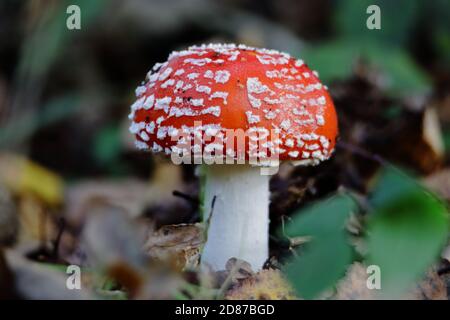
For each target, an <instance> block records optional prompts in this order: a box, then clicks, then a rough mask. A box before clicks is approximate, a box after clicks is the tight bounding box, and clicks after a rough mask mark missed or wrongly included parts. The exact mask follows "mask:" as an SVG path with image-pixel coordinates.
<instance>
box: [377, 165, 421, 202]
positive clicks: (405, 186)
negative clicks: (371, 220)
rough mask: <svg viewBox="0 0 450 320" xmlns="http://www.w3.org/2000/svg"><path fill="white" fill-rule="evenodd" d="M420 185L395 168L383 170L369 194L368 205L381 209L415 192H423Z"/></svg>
mask: <svg viewBox="0 0 450 320" xmlns="http://www.w3.org/2000/svg"><path fill="white" fill-rule="evenodd" d="M423 190H424V189H423V188H422V186H421V185H419V184H418V183H417V181H415V180H414V179H412V178H411V177H410V176H408V175H406V174H405V173H404V172H402V171H400V170H399V169H397V168H395V167H391V168H387V169H385V170H384V171H383V172H382V173H381V174H380V177H379V179H378V181H377V183H376V185H375V186H374V188H373V191H372V192H371V194H370V197H369V198H370V203H371V205H372V206H373V207H375V208H381V207H383V206H386V205H389V204H390V203H395V201H397V200H398V199H401V198H403V197H408V196H409V195H410V194H411V193H414V192H416V191H419V192H421V191H423Z"/></svg>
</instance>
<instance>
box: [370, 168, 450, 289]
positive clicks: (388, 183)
mask: <svg viewBox="0 0 450 320" xmlns="http://www.w3.org/2000/svg"><path fill="white" fill-rule="evenodd" d="M372 201H373V202H374V203H373V205H374V207H375V208H376V209H375V211H374V212H373V213H372V217H371V219H370V221H369V226H368V239H367V242H368V244H367V246H368V252H369V255H368V263H369V264H374V265H378V266H379V267H380V269H381V291H382V292H381V293H382V295H383V296H384V297H387V298H398V297H400V296H401V294H402V293H403V292H404V291H405V290H407V289H408V287H409V286H410V285H412V283H413V282H414V281H415V280H417V279H418V278H419V277H420V276H421V275H422V274H423V273H424V272H425V271H426V269H427V268H428V267H429V266H430V264H432V263H433V262H434V261H435V260H436V259H437V257H438V255H439V252H440V250H441V249H442V247H443V245H444V244H445V241H446V239H447V232H448V217H447V215H448V214H447V210H446V208H445V206H444V205H443V204H442V203H441V202H440V201H439V200H438V199H436V198H435V197H434V196H432V195H431V194H430V193H428V192H425V191H424V189H423V188H422V187H421V186H419V185H417V184H414V183H412V179H410V178H408V177H406V176H405V175H403V174H399V173H397V172H395V171H392V170H391V171H388V172H386V173H385V174H384V175H383V176H382V177H381V179H380V182H379V184H378V186H377V187H376V189H375V193H374V197H373V199H372Z"/></svg>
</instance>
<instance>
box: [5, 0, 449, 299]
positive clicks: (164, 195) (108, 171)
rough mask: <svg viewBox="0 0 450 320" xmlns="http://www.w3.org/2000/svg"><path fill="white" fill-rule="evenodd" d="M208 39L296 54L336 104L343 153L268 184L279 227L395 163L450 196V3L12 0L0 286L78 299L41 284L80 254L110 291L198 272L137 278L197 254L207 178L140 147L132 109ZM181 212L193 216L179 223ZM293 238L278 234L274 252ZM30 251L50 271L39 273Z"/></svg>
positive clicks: (278, 254) (150, 286)
mask: <svg viewBox="0 0 450 320" xmlns="http://www.w3.org/2000/svg"><path fill="white" fill-rule="evenodd" d="M71 4H77V5H78V6H79V7H80V9H81V29H80V30H68V29H67V27H66V20H67V18H68V17H69V16H70V14H68V13H67V12H66V9H67V7H68V6H69V5H71ZM371 4H377V5H378V6H379V7H380V9H381V29H380V30H369V29H368V28H367V26H366V20H367V19H368V17H369V16H370V14H368V13H366V9H367V7H368V6H369V5H371ZM210 42H220V43H224V42H225V43H228V42H233V43H243V44H246V45H251V46H257V47H267V48H273V49H278V50H281V51H286V52H288V53H290V54H291V55H293V56H294V57H296V58H301V59H303V60H304V61H305V62H306V63H307V64H308V65H309V66H310V67H311V68H312V69H314V70H317V71H318V72H319V75H320V78H321V80H322V82H323V83H324V84H326V85H327V86H328V87H329V90H330V93H331V95H332V97H333V99H334V101H335V105H336V109H337V112H338V116H339V123H340V137H339V142H338V146H337V150H336V153H335V156H334V158H333V159H332V160H330V161H327V162H325V163H323V164H321V165H320V166H317V167H311V168H294V167H291V166H288V165H286V166H283V167H282V168H281V171H280V173H279V175H277V176H275V177H273V179H272V181H271V191H272V203H271V207H270V214H271V230H272V231H273V233H274V234H275V231H276V230H277V229H278V228H280V225H281V223H282V222H283V221H284V219H286V217H289V216H291V215H292V214H293V213H295V212H297V211H298V210H299V209H302V208H304V207H305V206H307V205H309V204H310V203H312V202H313V201H316V200H320V199H323V198H325V197H327V196H329V195H331V194H333V193H334V192H336V191H338V190H350V191H351V192H353V193H355V194H357V195H359V196H360V197H362V198H364V197H365V196H366V195H367V194H368V193H369V192H370V191H371V188H372V186H373V181H374V177H376V176H377V173H379V170H380V169H382V168H383V167H385V166H386V164H387V163H393V164H395V165H397V166H401V167H402V168H404V169H405V171H407V172H409V173H410V174H411V175H412V176H414V177H415V179H416V180H417V181H420V182H423V183H424V184H425V185H427V186H428V188H430V189H432V190H434V192H435V193H437V194H438V195H439V196H440V197H441V199H442V200H443V201H444V202H446V201H447V202H448V201H449V200H450V2H449V1H447V0H433V1H419V0H397V1H388V0H377V1H375V0H374V1H366V0H335V1H333V0H316V1H307V0H259V1H253V0H217V1H212V0H211V1H209V0H164V1H163V0H149V1H144V0H128V1H116V0H110V1H107V0H96V1H89V0H83V1H66V0H64V1H58V0H28V1H25V0H24V1H17V0H3V1H1V4H0V244H1V246H4V247H5V248H9V249H8V250H7V251H8V253H7V254H6V253H5V254H0V275H2V276H0V297H1V296H2V294H3V295H4V297H12V296H14V297H15V296H19V297H27V298H47V297H49V298H51V297H53V296H58V295H63V296H64V297H66V296H68V297H70V298H74V297H78V296H77V295H78V293H76V294H75V293H73V292H68V291H67V290H63V289H61V288H60V287H61V286H62V284H61V282H58V281H59V280H57V279H56V278H57V277H56V275H55V277H56V278H55V279H54V281H53V280H52V281H53V282H52V281H48V280H43V279H49V278H51V279H53V278H52V277H53V273H50V274H49V272H48V270H54V269H55V268H56V269H58V268H59V266H65V265H67V264H70V263H75V264H78V265H82V266H86V267H92V266H101V268H100V269H107V270H109V271H108V275H109V276H111V275H113V276H112V277H113V278H114V279H115V280H116V282H113V284H111V287H108V288H106V289H105V287H104V286H103V283H102V285H98V282H96V281H94V280H92V278H95V277H96V276H94V275H93V276H92V277H91V278H89V279H87V280H86V279H84V280H83V281H86V282H87V283H90V285H88V287H89V288H92V287H96V286H97V287H99V286H100V287H101V290H103V291H105V292H106V291H107V292H108V293H105V292H103V293H104V294H105V295H107V296H109V295H110V296H112V297H116V296H119V297H122V294H123V292H122V291H123V290H122V291H121V288H122V286H125V287H126V288H127V289H126V290H125V291H126V294H125V296H127V297H144V298H166V297H173V295H172V294H173V290H172V289H173V288H172V287H171V286H170V285H169V284H171V283H172V282H174V284H173V287H175V288H177V286H179V282H177V281H178V280H179V279H178V278H177V277H182V278H183V281H184V282H183V283H184V284H186V283H190V284H192V283H193V282H194V283H197V282H198V281H197V282H196V281H191V280H186V275H182V276H180V275H179V274H178V275H177V276H176V277H172V276H170V277H169V276H168V275H160V273H159V272H160V270H159V269H158V268H157V267H152V268H154V269H152V273H151V275H152V276H153V275H154V274H155V273H157V274H158V277H160V278H161V277H162V278H161V279H166V278H167V277H168V278H170V280H167V279H166V280H164V281H162V280H161V281H162V282H161V283H164V285H163V286H161V284H159V285H158V284H155V281H153V282H150V283H147V282H146V281H144V280H142V278H145V279H147V277H151V276H149V275H148V271H147V270H146V271H145V272H140V271H136V270H142V268H144V269H146V267H143V266H147V262H142V261H143V260H142V259H144V258H148V256H150V257H156V258H158V259H159V260H164V259H163V258H161V257H162V256H164V257H166V255H171V254H172V253H174V252H175V256H176V259H177V264H180V263H181V265H182V266H185V264H186V263H187V261H188V260H189V259H190V257H191V256H194V257H195V256H196V255H198V247H199V245H200V243H201V240H200V239H199V231H198V229H197V226H198V225H197V224H196V223H197V222H199V220H200V218H199V196H198V193H199V191H198V190H199V182H198V179H197V177H196V176H195V168H194V167H193V166H182V167H179V166H173V165H172V164H171V163H170V161H167V160H165V159H163V158H158V157H154V156H152V155H151V154H148V153H143V152H140V151H138V150H136V149H135V148H134V144H133V139H134V138H133V137H132V136H131V134H129V132H128V126H129V120H128V118H127V115H128V113H129V106H130V105H131V104H132V103H133V102H134V99H135V97H134V89H135V88H136V87H137V86H138V85H139V84H140V83H141V82H142V81H143V80H144V78H145V75H146V73H147V72H148V70H150V68H151V67H152V66H153V65H154V64H155V63H156V62H163V61H165V60H166V59H167V56H168V54H169V53H170V52H171V51H172V50H179V49H183V48H185V47H187V46H189V45H193V44H201V43H210ZM181 223H184V224H186V226H187V227H186V228H177V227H176V226H173V224H177V225H178V224H181ZM164 226H165V227H164ZM161 227H163V229H161ZM108 228H111V229H108ZM363 229H364V227H361V230H362V231H361V230H360V232H356V231H355V232H356V235H360V234H364V230H363ZM134 238H136V239H134ZM142 243H145V244H146V245H145V246H144V247H145V253H146V255H144V258H143V257H141V250H139V248H140V244H142ZM1 246H0V247H1ZM163 247H164V248H167V247H169V248H170V250H169V249H167V250H166V249H164V250H163V249H161V248H163ZM288 247H289V246H287V247H286V244H285V243H284V242H283V241H282V239H281V240H280V239H277V237H275V236H274V237H272V243H271V253H272V255H273V256H274V257H275V258H274V259H275V260H276V261H277V263H278V262H280V261H283V259H284V258H286V257H287V255H288V253H289V249H290V248H288ZM109 249H111V250H109ZM113 251H114V252H113ZM166 251H170V254H168V253H167V252H166ZM0 252H1V251H0ZM106 252H109V253H108V254H106ZM449 255H450V253H447V256H446V257H447V259H448V256H449ZM179 259H181V260H182V261H181V262H180V261H178V260H179ZM194 259H195V258H194ZM442 259H443V260H446V259H445V256H443V258H442ZM419 260H420V259H419ZM29 261H34V262H39V263H40V264H44V265H51V267H50V268H47V269H45V270H44V271H42V270H41V271H36V270H35V269H33V268H31V267H30V266H29V264H28V262H29ZM111 261H114V263H111ZM117 261H122V262H124V261H125V262H126V265H127V266H128V267H127V268H129V266H130V265H131V266H133V268H134V269H133V270H135V271H134V273H130V272H131V271H130V270H129V269H127V268H125V267H124V263H122V264H118V263H116V262H117ZM444 262H445V261H444ZM111 265H113V267H112V266H111ZM105 266H107V267H105ZM445 267H446V264H445V263H444V268H445ZM175 269H177V268H175ZM178 269H179V268H178ZM59 273H60V272H59ZM59 273H58V275H59ZM124 274H125V276H124ZM131 274H132V275H134V276H135V278H133V276H132V275H131ZM33 276H34V277H35V278H33V279H35V281H37V282H36V283H41V284H42V285H43V283H47V284H48V283H52V285H53V283H54V287H51V288H49V289H48V292H47V291H45V290H44V289H42V286H41V289H39V291H37V290H36V289H35V288H36V285H34V286H30V285H27V283H26V282H23V281H18V282H17V281H16V282H14V281H13V280H12V279H16V280H17V279H22V278H21V277H25V278H26V279H29V278H27V277H33ZM46 277H48V278H46ZM164 277H166V278H164ZM160 278H158V279H160ZM130 279H133V280H130ZM152 279H154V277H153V278H152ZM174 279H177V281H175V280H174ZM436 281H437V280H436ZM440 281H441V282H442V281H443V280H442V279H441V280H440ZM93 283H95V285H93ZM118 283H119V284H120V285H119V284H118ZM142 283H145V285H143V284H142ZM443 283H444V284H442V285H441V287H442V290H441V291H442V292H441V293H442V295H445V298H446V290H447V289H446V284H445V281H444V282H443ZM154 286H156V287H157V288H158V289H155V287H154ZM142 287H145V288H146V291H145V290H144V291H145V293H143V292H144V291H142ZM161 287H164V288H165V289H164V290H162V289H161ZM188 287H189V286H188ZM2 288H3V289H2ZM58 288H59V289H58ZM111 288H112V289H111ZM191 289H192V288H191ZM58 290H60V291H58ZM183 290H184V291H183ZM183 290H181V291H180V292H183V294H185V295H187V296H188V297H192V296H193V295H195V294H198V295H200V296H201V297H205V296H206V297H208V295H207V293H205V292H203V291H198V290H199V289H195V290H197V291H195V293H192V292H189V291H188V292H189V293H186V290H187V289H186V288H185V287H183ZM97 293H98V291H97ZM80 294H81V293H80ZM83 294H86V295H89V294H91V293H85V292H84V291H83ZM422 294H423V292H422ZM427 294H429V295H432V294H436V293H435V292H433V293H427ZM442 295H441V296H442ZM347 297H348V296H347ZM427 297H428V298H433V297H434V296H433V297H431V296H427Z"/></svg>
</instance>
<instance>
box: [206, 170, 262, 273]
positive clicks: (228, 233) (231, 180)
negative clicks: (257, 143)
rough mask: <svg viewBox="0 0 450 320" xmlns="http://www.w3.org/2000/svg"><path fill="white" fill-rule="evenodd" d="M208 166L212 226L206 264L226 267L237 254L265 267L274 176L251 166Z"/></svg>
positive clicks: (256, 267) (253, 266)
mask: <svg viewBox="0 0 450 320" xmlns="http://www.w3.org/2000/svg"><path fill="white" fill-rule="evenodd" d="M204 167H205V171H206V172H205V174H206V181H205V187H204V221H205V223H206V224H207V225H208V224H209V228H208V230H207V241H206V244H205V246H204V249H203V254H202V264H203V265H209V266H211V267H212V268H213V269H214V270H223V269H225V264H226V262H227V261H228V259H230V258H232V257H235V258H239V259H242V260H245V261H247V262H249V263H250V264H251V265H252V268H253V269H254V270H259V269H261V268H262V266H263V264H264V262H265V261H266V260H267V258H268V251H269V177H270V176H268V175H262V174H261V171H260V168H258V167H252V166H250V165H239V164H223V165H209V166H204ZM214 197H216V199H215V203H214V208H213V210H211V205H212V203H213V199H214ZM211 211H212V216H211V217H210V214H211Z"/></svg>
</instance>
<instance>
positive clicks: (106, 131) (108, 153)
mask: <svg viewBox="0 0 450 320" xmlns="http://www.w3.org/2000/svg"><path fill="white" fill-rule="evenodd" d="M120 151H121V145H120V127H119V126H117V125H112V126H107V127H105V128H103V129H102V130H101V131H100V132H99V133H98V134H97V136H96V138H95V141H94V148H93V152H94V157H95V158H96V159H97V161H99V162H100V163H102V164H110V163H112V162H113V161H116V160H117V159H118V157H119V155H120Z"/></svg>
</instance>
